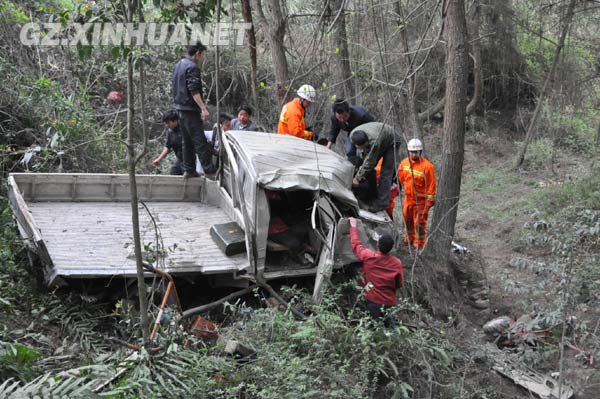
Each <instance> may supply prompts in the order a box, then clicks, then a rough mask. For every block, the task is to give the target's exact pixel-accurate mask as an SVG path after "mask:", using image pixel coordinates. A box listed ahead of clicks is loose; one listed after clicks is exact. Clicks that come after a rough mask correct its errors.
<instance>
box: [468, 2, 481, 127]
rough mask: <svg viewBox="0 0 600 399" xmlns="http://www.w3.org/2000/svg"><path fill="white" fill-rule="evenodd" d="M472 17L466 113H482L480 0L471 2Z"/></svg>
mask: <svg viewBox="0 0 600 399" xmlns="http://www.w3.org/2000/svg"><path fill="white" fill-rule="evenodd" d="M472 18H473V19H472V21H471V32H470V34H469V39H470V42H471V53H472V56H473V98H471V102H469V105H467V115H470V114H472V113H476V114H478V115H481V114H482V113H483V112H482V111H483V107H482V104H481V102H482V101H481V100H482V86H483V76H482V72H481V43H480V38H479V25H480V23H481V1H480V0H475V2H474V3H473V16H472Z"/></svg>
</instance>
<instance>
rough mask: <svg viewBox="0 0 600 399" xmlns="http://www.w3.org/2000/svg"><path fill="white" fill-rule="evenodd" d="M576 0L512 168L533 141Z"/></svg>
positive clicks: (569, 12)
mask: <svg viewBox="0 0 600 399" xmlns="http://www.w3.org/2000/svg"><path fill="white" fill-rule="evenodd" d="M576 1H577V0H570V1H569V5H568V6H567V13H566V15H565V19H564V21H563V26H562V31H561V33H560V37H559V38H558V45H557V46H556V49H555V50H554V56H553V57H552V65H551V67H550V71H549V72H548V75H547V76H546V80H545V81H544V86H542V91H541V92H540V96H539V97H538V102H537V105H536V106H535V110H534V111H533V116H532V117H531V121H530V122H529V127H528V128H527V134H526V135H525V142H524V143H523V148H521V150H520V151H519V154H518V155H517V158H516V159H515V164H514V167H515V168H518V167H519V166H521V165H522V164H523V161H524V160H525V153H526V152H527V147H528V146H529V143H531V140H532V139H533V133H534V128H535V125H536V123H537V120H538V117H539V114H540V110H541V109H542V104H543V103H544V97H546V93H547V91H548V87H549V86H550V81H551V80H552V76H554V71H555V70H556V66H557V65H558V59H559V57H560V52H561V50H562V49H563V47H564V45H565V38H566V37H567V34H568V33H569V28H570V27H571V22H572V21H573V14H574V10H575V3H576Z"/></svg>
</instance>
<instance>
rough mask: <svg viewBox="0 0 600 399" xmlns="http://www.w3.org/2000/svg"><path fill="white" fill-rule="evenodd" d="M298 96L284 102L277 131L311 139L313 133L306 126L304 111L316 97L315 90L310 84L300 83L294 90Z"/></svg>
mask: <svg viewBox="0 0 600 399" xmlns="http://www.w3.org/2000/svg"><path fill="white" fill-rule="evenodd" d="M296 94H297V95H298V97H296V98H294V99H293V100H292V101H290V102H289V103H287V104H285V105H284V106H283V108H282V109H281V114H280V115H279V124H278V125H277V133H279V134H289V135H292V136H296V137H300V138H301V139H306V140H312V138H313V133H312V132H311V131H310V129H307V128H306V123H305V122H304V113H305V111H306V108H308V107H310V104H311V103H313V102H314V101H315V99H316V97H317V91H316V90H315V88H314V87H312V86H311V85H302V86H300V88H299V89H298V91H297V92H296Z"/></svg>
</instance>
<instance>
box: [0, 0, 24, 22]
mask: <svg viewBox="0 0 600 399" xmlns="http://www.w3.org/2000/svg"><path fill="white" fill-rule="evenodd" d="M0 14H1V15H2V18H3V20H4V22H5V23H10V24H24V23H26V22H29V17H28V16H27V14H26V13H25V11H23V8H21V7H20V6H19V5H17V4H15V3H14V2H9V1H5V0H3V1H0Z"/></svg>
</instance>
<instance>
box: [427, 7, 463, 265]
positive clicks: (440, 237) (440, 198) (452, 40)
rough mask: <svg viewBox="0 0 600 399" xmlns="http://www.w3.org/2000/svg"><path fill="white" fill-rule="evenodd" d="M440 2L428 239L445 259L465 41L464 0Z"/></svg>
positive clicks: (458, 168) (459, 160)
mask: <svg viewBox="0 0 600 399" xmlns="http://www.w3.org/2000/svg"><path fill="white" fill-rule="evenodd" d="M444 3H445V4H444V10H445V15H444V19H445V22H444V23H445V36H446V42H447V45H446V48H447V76H446V99H447V101H446V106H445V109H444V136H443V140H442V152H443V153H442V161H441V165H440V168H439V173H438V177H439V178H438V181H439V184H438V188H437V194H436V197H437V201H436V206H435V208H434V214H433V220H432V225H431V229H432V234H431V237H430V239H429V242H430V243H431V244H432V247H433V252H434V254H435V255H436V257H438V258H439V259H444V260H447V259H448V257H449V255H450V245H451V242H452V239H453V237H454V227H455V224H456V214H457V211H458V200H459V196H460V183H461V177H462V165H463V159H464V139H465V111H466V100H465V99H466V96H467V74H468V59H467V46H468V43H467V23H466V19H465V4H464V0H446V1H445V2H444Z"/></svg>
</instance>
